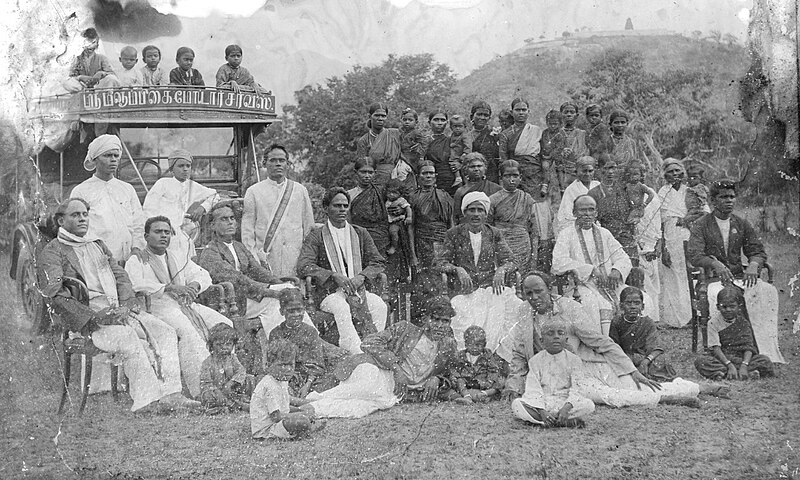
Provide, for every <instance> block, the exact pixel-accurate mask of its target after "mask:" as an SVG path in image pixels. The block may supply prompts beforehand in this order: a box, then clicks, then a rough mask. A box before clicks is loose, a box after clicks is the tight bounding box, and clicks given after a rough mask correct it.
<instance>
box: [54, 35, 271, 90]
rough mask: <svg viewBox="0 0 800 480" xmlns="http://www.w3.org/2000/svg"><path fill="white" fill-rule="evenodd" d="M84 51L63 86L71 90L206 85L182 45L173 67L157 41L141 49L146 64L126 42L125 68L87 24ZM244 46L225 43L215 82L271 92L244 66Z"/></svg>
mask: <svg viewBox="0 0 800 480" xmlns="http://www.w3.org/2000/svg"><path fill="white" fill-rule="evenodd" d="M81 37H82V38H83V42H84V43H83V51H82V52H81V54H80V55H78V56H76V57H75V59H74V60H73V62H72V66H71V68H70V73H69V78H67V79H66V80H65V81H64V82H63V83H62V85H63V87H64V88H65V89H66V90H67V91H68V92H70V93H74V92H79V91H81V90H84V89H86V88H113V87H141V86H159V85H179V86H205V80H203V75H202V74H201V73H200V72H199V71H198V70H197V69H196V68H194V58H195V54H194V50H192V49H191V48H189V47H180V48H178V50H177V52H176V53H175V63H176V64H177V66H176V67H175V68H173V69H171V70H168V69H165V68H164V67H162V66H160V64H161V49H159V48H158V47H157V46H156V45H147V46H145V47H143V48H142V49H141V53H142V61H143V62H144V65H142V66H141V67H138V68H137V67H136V65H137V64H138V63H139V59H138V50H137V49H136V48H135V47H133V46H130V45H128V46H126V47H124V48H123V49H122V50H121V51H120V52H119V63H120V66H121V67H122V68H115V67H113V66H112V65H111V62H110V61H109V59H108V57H106V56H105V55H102V54H100V53H97V48H98V47H99V45H100V36H99V35H98V33H97V30H96V29H94V28H87V29H86V30H84V31H83V32H82V34H81ZM242 54H243V52H242V47H240V46H239V45H228V46H227V47H225V62H226V63H224V64H223V65H221V66H220V67H219V69H218V70H217V73H216V75H215V85H216V86H217V87H220V88H230V89H232V90H233V91H235V92H237V93H238V92H239V91H248V92H255V93H259V94H268V93H269V92H267V90H265V89H264V88H263V87H261V85H259V84H258V83H257V82H256V80H255V78H254V77H253V75H252V74H251V73H250V72H249V71H248V70H247V68H245V67H243V66H242Z"/></svg>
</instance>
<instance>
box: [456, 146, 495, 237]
mask: <svg viewBox="0 0 800 480" xmlns="http://www.w3.org/2000/svg"><path fill="white" fill-rule="evenodd" d="M464 166H466V167H467V183H466V184H464V185H463V186H461V187H459V188H458V190H456V194H455V196H453V215H454V218H453V221H454V223H456V224H459V223H463V222H464V217H463V215H462V213H461V201H462V200H463V199H464V195H466V194H468V193H470V192H483V193H485V194H486V196H491V195H492V194H494V193H497V192H499V191H500V185H498V184H496V183H494V182H492V181H489V180H488V179H487V178H486V157H484V156H483V154H481V153H478V152H472V153H469V154H467V155H466V156H465V157H464Z"/></svg>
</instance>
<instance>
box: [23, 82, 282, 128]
mask: <svg viewBox="0 0 800 480" xmlns="http://www.w3.org/2000/svg"><path fill="white" fill-rule="evenodd" d="M28 111H29V112H31V117H32V118H36V119H41V120H43V121H56V122H60V121H75V120H79V121H81V122H84V123H96V122H106V123H116V124H129V125H136V124H142V125H154V124H197V125H200V124H208V125H232V124H264V123H272V122H274V121H276V120H277V115H275V97H274V96H272V95H259V94H257V93H253V92H239V93H236V92H234V91H233V90H230V89H222V88H216V87H188V86H148V87H119V88H103V89H87V90H83V91H80V92H77V93H70V94H64V95H55V96H52V97H41V98H37V99H34V100H31V101H30V104H29V109H28Z"/></svg>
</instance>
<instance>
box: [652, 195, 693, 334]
mask: <svg viewBox="0 0 800 480" xmlns="http://www.w3.org/2000/svg"><path fill="white" fill-rule="evenodd" d="M658 202H659V205H660V207H661V222H662V225H663V229H664V246H665V247H666V249H667V251H668V252H669V255H670V259H671V261H672V266H671V267H667V266H665V265H664V264H663V263H659V267H658V268H659V277H660V280H661V297H660V300H659V306H660V310H661V312H660V316H661V321H663V322H664V323H666V324H668V325H671V326H673V327H682V326H684V325H686V324H687V323H689V320H691V318H692V306H691V300H690V297H689V280H688V278H687V276H686V255H684V250H683V242H685V241H687V240H689V230H688V229H686V228H683V227H679V226H677V222H678V219H682V218H683V217H685V216H686V185H681V186H680V188H679V189H678V190H675V189H674V188H672V185H664V186H663V187H661V189H660V190H659V191H658Z"/></svg>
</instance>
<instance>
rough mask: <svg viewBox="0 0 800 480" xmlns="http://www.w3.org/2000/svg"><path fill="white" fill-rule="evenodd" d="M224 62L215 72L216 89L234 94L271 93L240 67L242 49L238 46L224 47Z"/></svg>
mask: <svg viewBox="0 0 800 480" xmlns="http://www.w3.org/2000/svg"><path fill="white" fill-rule="evenodd" d="M225 60H226V61H227V62H228V63H225V64H223V65H222V66H221V67H219V70H217V87H221V88H230V89H232V90H233V91H234V92H236V93H239V91H240V90H243V91H254V92H256V93H260V94H264V95H269V94H270V93H271V92H268V91H267V90H265V89H264V88H263V87H261V85H259V84H258V83H257V82H256V79H255V78H253V75H251V74H250V72H249V71H248V70H247V69H246V68H244V67H243V66H242V47H240V46H239V45H228V46H227V47H225Z"/></svg>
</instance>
